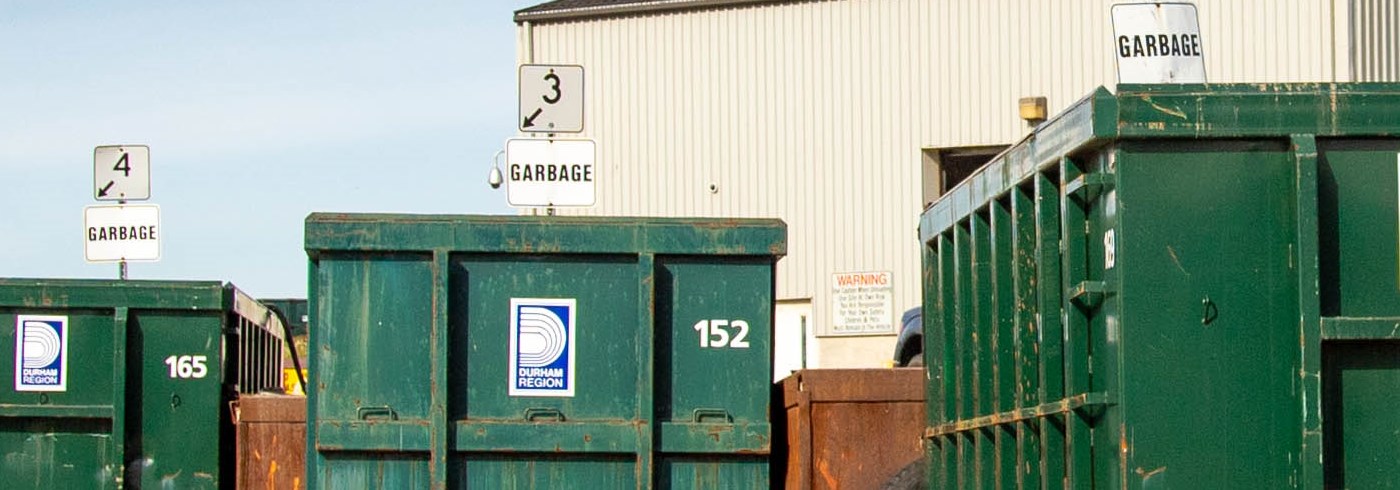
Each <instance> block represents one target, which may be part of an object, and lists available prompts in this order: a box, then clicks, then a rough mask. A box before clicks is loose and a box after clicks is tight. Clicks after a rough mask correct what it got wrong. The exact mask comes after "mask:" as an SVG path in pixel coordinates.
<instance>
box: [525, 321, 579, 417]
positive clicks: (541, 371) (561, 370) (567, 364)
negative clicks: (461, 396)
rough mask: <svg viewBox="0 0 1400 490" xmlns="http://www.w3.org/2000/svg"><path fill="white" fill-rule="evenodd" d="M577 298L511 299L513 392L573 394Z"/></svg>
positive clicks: (544, 394)
mask: <svg viewBox="0 0 1400 490" xmlns="http://www.w3.org/2000/svg"><path fill="white" fill-rule="evenodd" d="M577 306H578V301H577V300H575V299H572V298H570V299H545V298H511V299H510V396H574V330H575V327H576V326H577V323H576V321H577V313H578V308H577Z"/></svg>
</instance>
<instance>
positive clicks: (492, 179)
mask: <svg viewBox="0 0 1400 490" xmlns="http://www.w3.org/2000/svg"><path fill="white" fill-rule="evenodd" d="M505 153H506V151H505V150H500V151H497V152H496V156H495V157H493V158H491V173H490V174H489V175H487V176H486V183H487V184H490V185H491V188H492V189H500V188H501V182H504V181H505V177H503V176H502V175H501V155H504V154H505Z"/></svg>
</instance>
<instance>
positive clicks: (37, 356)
mask: <svg viewBox="0 0 1400 490" xmlns="http://www.w3.org/2000/svg"><path fill="white" fill-rule="evenodd" d="M15 391H68V317H66V316H41V315H19V316H17V317H16V318H15Z"/></svg>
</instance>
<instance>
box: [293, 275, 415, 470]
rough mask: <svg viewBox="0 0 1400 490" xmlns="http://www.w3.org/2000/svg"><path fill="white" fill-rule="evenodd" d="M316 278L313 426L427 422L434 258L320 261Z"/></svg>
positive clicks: (313, 333)
mask: <svg viewBox="0 0 1400 490" xmlns="http://www.w3.org/2000/svg"><path fill="white" fill-rule="evenodd" d="M317 274H318V275H319V278H318V280H317V282H316V284H317V288H318V292H317V297H318V298H320V299H321V304H320V306H319V316H318V317H317V318H318V322H319V323H318V324H317V327H318V329H317V330H316V331H314V332H312V335H314V336H316V337H317V338H318V339H319V341H318V342H316V343H315V344H316V347H315V348H316V349H318V350H317V352H316V356H317V360H318V362H319V364H318V366H317V367H318V369H317V370H316V371H314V372H312V373H311V375H312V376H313V377H315V378H316V379H317V380H318V384H319V386H318V389H319V391H320V392H319V394H318V395H319V396H318V397H317V398H316V405H317V406H316V409H315V413H316V421H326V420H337V421H359V420H365V421H367V422H372V421H379V420H395V419H397V420H425V419H426V418H427V416H428V404H429V402H430V400H429V396H428V393H430V392H431V391H430V389H429V388H430V387H429V376H430V374H431V372H430V370H431V366H432V362H431V361H432V354H431V351H430V340H431V339H430V336H431V327H432V322H433V317H432V314H433V309H432V285H433V281H432V278H433V275H432V267H431V257H430V256H427V255H422V256H418V255H412V256H410V255H399V256H389V255H358V254H340V255H332V256H325V257H322V259H321V261H320V266H319V270H318V271H317ZM332 486H334V485H332ZM346 488H348V487H346Z"/></svg>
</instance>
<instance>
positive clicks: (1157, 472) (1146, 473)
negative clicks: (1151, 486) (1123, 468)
mask: <svg viewBox="0 0 1400 490" xmlns="http://www.w3.org/2000/svg"><path fill="white" fill-rule="evenodd" d="M1136 471H1137V474H1138V476H1139V477H1141V478H1142V480H1143V481H1147V480H1148V479H1149V478H1152V477H1154V476H1157V475H1160V474H1162V472H1164V471H1167V467H1166V466H1162V467H1159V468H1155V469H1153V470H1151V471H1148V470H1144V469H1142V468H1138V469H1137V470H1136Z"/></svg>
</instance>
